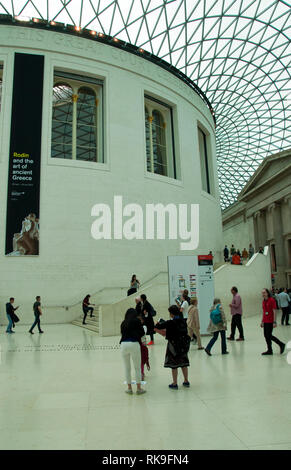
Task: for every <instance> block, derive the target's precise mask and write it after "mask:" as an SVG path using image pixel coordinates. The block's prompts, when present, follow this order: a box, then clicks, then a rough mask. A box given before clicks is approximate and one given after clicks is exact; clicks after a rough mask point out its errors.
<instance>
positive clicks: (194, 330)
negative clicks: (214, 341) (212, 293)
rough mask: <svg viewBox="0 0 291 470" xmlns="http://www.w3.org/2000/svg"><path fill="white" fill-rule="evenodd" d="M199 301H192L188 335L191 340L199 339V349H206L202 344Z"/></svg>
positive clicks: (188, 320) (189, 312) (189, 311)
mask: <svg viewBox="0 0 291 470" xmlns="http://www.w3.org/2000/svg"><path fill="white" fill-rule="evenodd" d="M197 305H198V300H197V299H195V298H194V299H191V301H190V307H189V310H188V318H187V327H188V335H189V336H190V338H192V337H193V334H195V337H196V338H197V344H198V349H200V350H201V349H204V348H203V347H202V344H201V337H200V322H199V312H198V308H197Z"/></svg>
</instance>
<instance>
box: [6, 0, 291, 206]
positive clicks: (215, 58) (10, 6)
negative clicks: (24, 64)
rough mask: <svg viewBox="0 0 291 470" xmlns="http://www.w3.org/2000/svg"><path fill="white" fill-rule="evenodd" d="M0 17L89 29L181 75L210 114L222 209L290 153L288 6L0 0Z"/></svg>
mask: <svg viewBox="0 0 291 470" xmlns="http://www.w3.org/2000/svg"><path fill="white" fill-rule="evenodd" d="M0 13H3V14H11V15H13V16H19V15H20V16H22V17H38V18H43V19H47V20H55V21H59V22H63V23H67V24H73V25H76V26H80V27H83V28H85V27H86V28H90V29H96V31H98V32H103V33H106V34H109V35H111V36H117V37H119V38H120V39H123V40H125V41H128V42H131V43H133V44H135V45H137V46H138V47H142V48H143V49H146V50H148V51H149V52H151V53H154V54H156V55H159V56H160V57H161V58H164V59H165V60H167V61H168V62H170V63H172V64H173V65H174V66H176V67H177V68H179V69H180V70H182V71H183V72H184V73H185V74H186V75H188V77H190V78H191V79H192V80H193V81H194V82H195V83H196V84H197V85H198V86H199V87H200V88H201V89H202V91H203V92H204V93H205V94H206V96H207V97H208V99H209V101H210V102H211V104H212V106H213V108H214V110H215V115H216V120H217V127H216V140H217V160H218V174H219V181H220V190H221V205H222V208H226V207H227V206H229V205H230V204H232V203H233V202H235V201H236V198H237V195H238V193H239V192H240V191H241V189H242V188H243V186H244V184H245V183H246V181H247V180H248V179H249V177H250V176H251V175H252V174H253V173H254V171H255V170H256V168H257V167H258V165H259V164H260V163H261V161H262V160H263V159H264V158H265V157H266V156H267V155H269V154H271V153H275V152H278V151H280V150H283V149H286V148H290V147H291V135H290V131H289V129H291V80H290V60H291V44H290V36H291V34H290V30H291V18H290V17H291V5H290V1H286V0H239V1H238V0H126V1H125V0H112V1H110V0H98V1H95V0H46V1H45V0H2V1H0Z"/></svg>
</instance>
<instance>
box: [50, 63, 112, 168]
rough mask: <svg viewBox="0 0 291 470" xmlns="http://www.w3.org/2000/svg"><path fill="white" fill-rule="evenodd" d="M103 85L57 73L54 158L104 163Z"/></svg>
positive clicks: (53, 142)
mask: <svg viewBox="0 0 291 470" xmlns="http://www.w3.org/2000/svg"><path fill="white" fill-rule="evenodd" d="M58 77H62V78H63V79H64V80H62V78H58ZM102 84H103V82H102V81H101V80H97V79H92V78H90V77H81V76H77V75H74V74H71V73H69V72H61V71H56V75H55V85H54V88H53V103H52V105H53V113H52V153H51V155H52V157H54V158H65V159H70V160H80V161H84V162H102V163H103V162H104V157H103V118H102Z"/></svg>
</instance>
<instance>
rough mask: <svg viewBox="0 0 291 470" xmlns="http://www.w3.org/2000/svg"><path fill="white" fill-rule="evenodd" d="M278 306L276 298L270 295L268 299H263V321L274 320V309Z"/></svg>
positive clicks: (270, 321)
mask: <svg viewBox="0 0 291 470" xmlns="http://www.w3.org/2000/svg"><path fill="white" fill-rule="evenodd" d="M276 308H277V305H276V302H275V299H274V298H273V297H269V298H268V299H267V300H263V320H262V322H263V323H273V322H274V310H275V309H276Z"/></svg>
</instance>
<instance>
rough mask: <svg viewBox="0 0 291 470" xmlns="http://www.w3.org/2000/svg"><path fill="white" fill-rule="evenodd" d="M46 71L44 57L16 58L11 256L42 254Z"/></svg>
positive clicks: (9, 225) (8, 235) (9, 228)
mask: <svg viewBox="0 0 291 470" xmlns="http://www.w3.org/2000/svg"><path fill="white" fill-rule="evenodd" d="M43 69H44V57H43V56H41V55H32V54H18V53H16V54H15V60H14V80H13V97H12V113H11V134H10V154H9V173H8V195H7V215H6V249H5V254H6V255H9V256H24V255H38V254H39V192H40V155H41V128H42V97H43Z"/></svg>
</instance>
